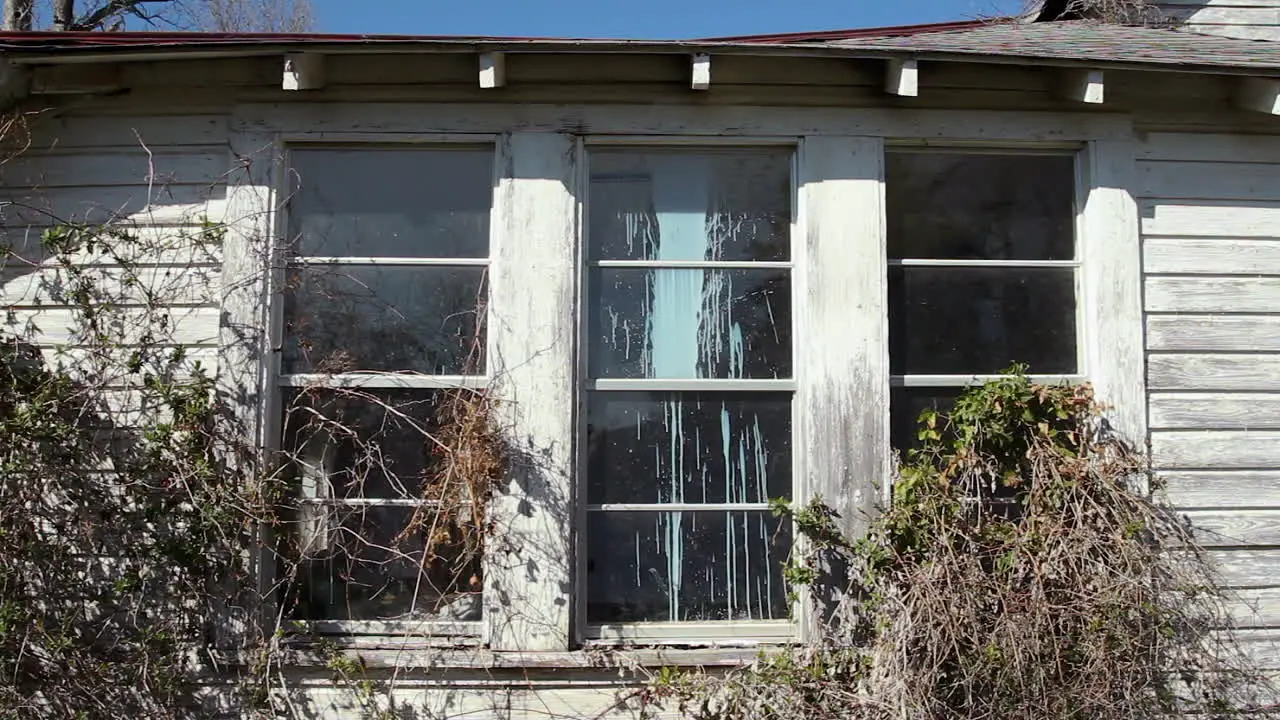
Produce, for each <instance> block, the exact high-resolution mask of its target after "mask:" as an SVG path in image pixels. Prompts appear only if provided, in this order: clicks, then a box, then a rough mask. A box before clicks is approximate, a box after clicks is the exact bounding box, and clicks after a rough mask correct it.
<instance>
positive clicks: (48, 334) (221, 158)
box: [0, 111, 231, 371]
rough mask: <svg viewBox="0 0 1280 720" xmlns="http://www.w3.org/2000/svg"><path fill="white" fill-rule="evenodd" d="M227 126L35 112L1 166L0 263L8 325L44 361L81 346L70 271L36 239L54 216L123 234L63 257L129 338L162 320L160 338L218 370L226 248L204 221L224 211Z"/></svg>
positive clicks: (198, 118) (217, 120) (171, 117)
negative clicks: (4, 251) (43, 354)
mask: <svg viewBox="0 0 1280 720" xmlns="http://www.w3.org/2000/svg"><path fill="white" fill-rule="evenodd" d="M170 112H171V113H172V112H175V111H170ZM176 112H181V111H176ZM227 128H228V123H227V116H226V115H225V114H141V115H110V114H106V115H104V114H101V113H92V114H91V113H87V112H86V113H83V114H77V113H75V112H72V113H69V114H64V115H61V116H56V117H55V116H50V117H48V118H45V117H44V116H40V115H37V116H36V118H35V120H33V121H32V124H31V128H30V130H31V138H30V142H29V144H28V145H27V147H26V148H25V150H24V151H23V152H21V153H19V154H17V155H16V156H15V157H13V158H12V159H9V160H8V161H7V162H4V163H2V164H0V232H2V233H3V240H2V241H3V243H4V245H5V246H6V247H8V248H12V254H11V255H9V256H8V257H7V258H5V259H4V261H3V262H2V263H0V304H2V305H3V307H4V308H5V310H6V311H7V312H6V317H5V319H4V324H5V328H6V330H8V331H10V332H23V333H29V338H30V339H31V341H32V342H33V343H35V344H36V345H38V346H40V347H43V348H46V349H48V350H49V351H50V357H53V352H52V351H53V350H54V349H55V348H59V347H61V348H63V349H67V348H72V349H74V347H75V346H77V345H79V344H81V342H82V339H81V338H80V337H77V335H76V333H75V331H74V330H75V326H76V322H75V317H74V311H73V310H72V309H71V308H70V307H69V306H68V303H69V301H68V300H67V298H66V290H67V288H68V281H69V276H68V273H67V272H66V271H65V270H62V269H59V268H58V267H57V266H56V265H55V263H54V262H53V261H52V259H51V258H50V256H49V253H48V252H47V250H46V248H45V246H44V243H43V240H42V237H43V234H44V233H45V232H46V231H47V230H48V229H49V228H51V227H54V226H57V225H61V224H66V223H81V222H93V223H100V222H105V223H111V224H112V225H113V226H114V227H115V228H116V229H117V230H120V231H123V232H124V233H125V235H124V236H121V237H119V238H117V239H114V240H113V241H112V242H111V243H110V245H111V250H110V251H108V250H106V249H104V248H92V249H80V250H78V251H75V252H73V253H72V254H71V255H70V257H71V258H72V260H73V261H74V262H75V264H76V265H77V266H78V267H79V268H80V269H81V270H83V272H84V274H85V275H86V276H87V277H88V278H90V279H91V280H92V281H93V282H94V284H95V286H96V287H98V288H101V289H102V291H103V292H104V297H106V298H109V299H111V300H112V301H113V302H114V303H115V305H114V308H115V309H114V310H113V313H114V314H115V315H116V317H114V318H113V319H114V320H115V321H118V323H119V325H120V329H121V331H122V333H123V336H124V337H123V339H124V341H125V343H126V344H131V343H137V342H139V340H140V337H141V335H142V333H143V332H144V331H145V330H146V329H147V328H154V327H155V326H156V323H157V322H158V321H160V320H161V319H164V320H165V321H167V322H168V324H169V327H170V328H171V330H169V331H168V332H167V333H164V334H167V335H168V337H164V338H163V340H162V342H164V343H166V344H169V343H172V344H176V345H184V346H188V347H189V348H191V350H192V352H193V353H194V352H196V351H199V354H200V356H201V357H202V363H201V364H202V366H203V367H204V368H206V369H208V370H210V371H212V370H214V369H215V368H214V364H215V363H216V352H214V349H215V348H216V346H217V341H218V322H219V310H218V307H217V298H218V295H219V291H220V276H221V263H222V252H221V247H220V242H219V240H220V238H219V236H218V234H217V233H206V232H204V230H203V229H202V227H203V225H204V223H207V222H214V223H216V222H219V221H222V220H223V219H224V218H223V217H222V211H223V207H224V205H225V195H226V175H227V174H228V171H229V168H230V167H231V162H230V155H229V153H228V150H227V137H228V134H227ZM121 261H124V262H128V263H130V265H129V266H127V267H126V266H124V265H121V264H120V262H121ZM64 357H69V358H74V357H75V354H74V351H72V352H71V353H70V354H69V355H64Z"/></svg>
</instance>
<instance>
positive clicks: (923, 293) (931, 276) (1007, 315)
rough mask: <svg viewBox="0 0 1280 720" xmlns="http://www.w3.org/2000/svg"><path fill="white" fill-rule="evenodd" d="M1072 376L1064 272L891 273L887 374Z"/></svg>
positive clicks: (1070, 279) (1069, 284)
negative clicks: (1026, 371)
mask: <svg viewBox="0 0 1280 720" xmlns="http://www.w3.org/2000/svg"><path fill="white" fill-rule="evenodd" d="M1014 362H1020V363H1026V364H1028V365H1029V366H1030V372H1033V373H1073V372H1075V371H1076V299H1075V272H1074V271H1073V270H1072V269H1071V268H1049V269H1043V268H1040V269H1027V268H981V269H979V268H925V267H907V268H890V272H889V364H890V369H891V371H892V372H893V373H894V374H955V375H969V374H981V373H995V372H999V371H1000V370H1003V369H1004V368H1006V367H1008V366H1009V365H1010V364H1011V363H1014Z"/></svg>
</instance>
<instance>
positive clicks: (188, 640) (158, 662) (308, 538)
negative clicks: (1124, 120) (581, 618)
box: [0, 222, 505, 720]
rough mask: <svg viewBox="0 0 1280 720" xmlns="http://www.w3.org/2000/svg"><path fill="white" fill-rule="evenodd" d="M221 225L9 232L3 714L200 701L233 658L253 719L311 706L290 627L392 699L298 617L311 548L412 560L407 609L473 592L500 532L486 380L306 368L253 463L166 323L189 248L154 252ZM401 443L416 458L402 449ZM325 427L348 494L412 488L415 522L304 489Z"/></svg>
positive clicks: (3, 407)
mask: <svg viewBox="0 0 1280 720" xmlns="http://www.w3.org/2000/svg"><path fill="white" fill-rule="evenodd" d="M225 233H226V228H225V227H223V226H221V225H219V224H216V223H209V222H201V223H199V224H197V225H196V227H194V228H193V229H191V230H187V231H174V232H166V233H164V234H163V235H159V236H158V235H157V234H156V233H154V232H149V231H147V229H145V228H138V227H134V226H132V225H130V224H128V223H126V222H113V223H107V224H93V223H69V222H68V223H60V224H58V225H55V226H53V227H51V228H49V229H48V230H46V231H45V232H44V233H43V235H42V237H41V240H40V243H39V251H38V252H37V253H35V255H36V257H34V258H33V257H30V255H31V254H32V253H30V252H26V253H23V252H20V249H19V248H16V247H10V248H4V249H3V253H2V256H3V258H4V262H3V264H0V270H3V271H4V278H5V287H6V293H7V295H9V296H12V295H13V294H14V293H15V292H18V291H15V290H14V288H15V287H17V288H19V290H22V291H21V292H19V293H18V294H21V295H22V298H21V299H19V301H18V302H17V303H16V304H10V305H9V306H8V308H7V310H6V319H5V323H4V325H3V327H0V517H3V518H5V521H4V524H3V527H0V718H6V719H12V720H22V719H25V718H48V717H74V718H85V719H86V720H87V719H90V718H116V717H121V716H126V717H149V718H188V717H192V718H193V717H205V716H207V715H208V714H209V713H210V712H211V707H210V704H211V703H218V702H225V698H223V699H219V698H217V697H216V695H217V693H210V692H206V691H207V690H208V688H209V687H210V686H213V687H215V688H216V687H217V686H218V680H219V679H221V678H225V677H227V676H228V674H230V676H232V677H236V676H238V677H239V678H240V681H239V686H240V694H239V697H240V699H241V701H243V702H244V704H245V705H246V706H247V707H249V708H251V709H253V710H254V712H256V713H257V714H258V715H259V716H261V717H275V716H287V717H307V716H310V714H311V712H312V710H311V709H309V708H307V707H306V705H305V700H304V699H302V698H301V697H300V696H299V695H298V693H296V692H295V688H293V687H291V685H290V681H289V679H288V677H287V673H286V672H285V666H286V657H287V656H288V654H289V653H290V652H292V651H294V650H296V649H297V648H299V647H310V648H311V649H312V650H314V651H315V652H316V653H317V654H318V655H319V656H320V658H321V661H322V664H323V666H324V667H325V668H327V669H328V670H329V671H330V673H331V674H332V676H333V679H334V681H335V682H337V683H339V684H341V685H342V686H344V687H347V688H349V689H350V690H351V691H352V692H351V697H352V698H353V699H354V701H355V702H356V704H357V705H358V706H359V708H358V709H359V710H360V712H361V713H362V714H363V715H364V716H366V717H369V718H376V719H377V720H384V719H385V718H391V717H402V715H399V714H393V713H392V704H391V703H390V701H389V698H388V697H387V693H388V690H389V687H388V685H387V683H386V682H385V681H382V680H374V679H372V677H371V674H370V673H368V672H366V670H367V668H365V666H364V664H363V661H362V660H361V659H360V658H359V656H358V655H355V654H353V653H351V652H349V651H347V650H344V649H342V648H340V647H338V646H337V645H335V644H333V643H332V642H329V641H326V640H325V639H323V638H322V637H320V636H313V635H311V634H310V631H309V627H310V626H309V625H308V624H307V623H305V622H298V621H297V618H299V617H303V616H300V615H299V613H300V610H301V608H303V607H304V603H305V598H303V597H302V595H301V593H300V592H299V590H298V588H299V587H300V586H302V585H304V584H305V583H306V582H307V578H308V573H309V572H311V573H312V574H313V575H314V572H315V569H314V566H315V565H316V564H317V563H324V564H325V565H324V567H325V568H332V569H333V572H334V573H337V574H342V573H347V574H351V573H357V572H362V571H365V572H372V573H374V574H375V575H376V574H377V572H379V568H381V567H382V566H383V565H385V564H388V563H399V564H401V565H406V566H408V567H409V571H410V573H411V574H414V575H417V576H419V578H426V580H421V579H420V580H419V582H418V585H417V586H415V587H414V588H412V597H411V598H409V599H408V601H409V602H410V604H411V607H413V608H415V610H414V612H420V613H422V614H424V615H427V616H429V615H430V614H431V613H434V612H437V611H439V610H440V606H441V604H442V603H444V602H446V601H448V600H452V599H456V598H458V597H459V596H461V597H464V598H465V597H478V590H479V585H480V583H481V580H480V578H479V577H478V575H477V573H478V565H479V563H478V558H479V556H480V554H481V552H482V551H483V544H484V539H485V537H486V536H487V535H488V534H489V533H490V532H492V530H493V528H492V527H491V523H490V522H489V520H488V519H487V518H486V516H485V512H484V510H485V507H486V506H487V504H488V501H489V498H490V496H491V493H492V488H493V487H494V485H495V483H496V481H497V480H498V479H499V478H500V477H501V476H502V474H503V473H504V472H505V457H504V453H503V449H502V444H501V439H500V436H499V433H498V429H497V425H496V421H495V412H496V409H495V403H494V402H493V400H492V399H491V397H490V396H489V394H488V393H487V392H485V391H483V390H468V389H457V390H440V391H435V392H434V393H433V395H432V397H431V400H430V402H426V403H423V402H422V401H421V399H420V398H398V397H390V398H389V397H387V396H384V395H379V394H375V393H371V392H364V391H361V390H359V389H354V388H345V389H339V390H337V391H334V392H327V391H325V389H324V388H323V385H324V383H323V381H321V382H318V383H316V385H315V386H314V387H307V388H301V389H299V391H298V393H297V394H296V395H295V396H294V402H293V403H292V404H290V405H289V407H287V408H286V409H285V414H286V417H288V418H289V419H288V420H286V424H288V423H290V422H292V423H293V426H294V429H293V432H294V433H295V435H297V437H300V438H303V440H302V441H299V442H297V443H294V444H293V445H289V444H288V443H286V444H285V446H284V447H283V448H282V450H281V452H280V453H279V457H278V458H276V459H275V460H274V461H272V462H267V463H263V462H258V463H253V462H245V461H244V459H245V458H253V457H255V448H254V447H253V441H252V439H251V437H252V436H251V434H250V433H248V432H247V431H246V430H245V429H244V428H243V427H241V425H240V421H239V420H238V419H237V417H236V415H235V414H234V412H233V409H234V408H233V407H232V406H231V405H230V404H229V402H228V400H229V398H228V397H227V395H226V391H225V390H224V389H223V388H222V387H220V385H219V380H218V376H217V375H216V373H214V372H213V371H212V369H211V368H209V367H208V366H207V365H208V363H207V360H206V359H204V358H202V357H198V356H193V353H196V352H197V351H193V350H190V349H188V347H187V346H186V343H185V342H184V341H183V338H182V337H181V335H182V332H183V331H182V330H181V329H180V325H181V323H182V322H183V317H182V316H183V314H184V313H188V312H190V310H191V308H192V307H198V306H199V303H200V302H201V293H202V292H206V291H207V285H205V284H204V283H207V278H206V277H204V276H202V275H201V273H199V272H197V271H196V270H195V269H193V268H194V267H195V266H196V265H198V264H199V262H194V263H192V265H189V266H184V267H182V268H181V269H179V270H172V269H168V270H166V269H164V267H163V266H160V265H158V264H157V261H156V258H158V257H161V256H162V255H163V254H164V253H165V252H169V251H172V250H174V249H175V248H183V249H187V250H191V249H195V250H197V251H199V252H204V253H207V256H208V257H211V258H216V257H217V255H218V253H219V251H220V248H221V245H222V242H223V240H224V237H225ZM23 288H25V290H23ZM50 338H54V339H55V340H54V341H53V342H50V340H49V339H50ZM332 371H336V370H332ZM335 397H336V398H338V400H337V401H336V402H335V400H334V398H335ZM318 398H319V399H318ZM352 402H363V403H365V404H366V406H372V407H373V408H374V412H376V413H377V414H379V416H380V417H381V418H382V420H383V426H384V427H389V426H390V425H391V424H393V423H395V424H396V428H397V433H398V434H397V435H396V437H395V438H391V437H390V436H389V435H387V434H385V433H384V434H374V435H372V436H370V435H369V434H367V433H362V432H361V428H360V427H359V422H360V421H361V417H358V416H357V415H358V413H352V412H351V411H350V406H351V403H352ZM344 403H345V404H344ZM293 413H296V414H297V417H299V418H305V419H304V420H297V421H296V422H295V418H294V416H293V415H292V414H293ZM316 438H319V440H317V439H316ZM406 443H407V444H409V445H414V444H417V445H418V447H419V448H420V451H419V452H420V453H421V454H422V455H424V456H429V457H430V458H431V460H430V462H429V463H427V466H426V467H422V468H410V469H405V468H402V467H397V466H396V465H395V461H394V459H391V456H392V455H393V453H395V452H397V451H399V450H403V448H404V447H405V445H406ZM317 444H318V445H317ZM393 444H394V446H393ZM317 446H320V447H321V448H322V449H324V448H327V450H324V452H327V453H330V454H332V453H335V452H338V453H341V454H342V460H343V468H344V469H343V471H342V476H341V480H343V481H344V482H346V483H347V487H348V488H349V489H350V491H351V492H353V493H358V492H360V491H361V489H362V488H363V487H364V485H365V483H366V482H368V483H375V482H376V483H388V482H390V483H393V484H395V485H396V486H397V487H406V488H412V494H411V495H409V496H408V497H409V498H411V499H416V500H419V501H421V502H420V503H419V504H415V505H413V506H412V507H411V509H410V511H409V513H408V514H409V515H410V519H409V521H408V522H407V523H405V524H403V525H402V526H400V527H398V528H397V529H396V531H395V532H393V533H390V536H389V537H385V538H380V539H376V540H375V539H368V538H363V537H361V536H359V534H357V533H352V532H347V531H345V529H344V527H345V526H344V523H347V522H356V523H359V522H362V519H361V518H359V517H353V516H357V515H358V514H359V512H360V511H359V510H358V509H356V510H352V511H344V510H342V509H341V508H337V507H330V506H329V505H326V504H324V503H320V504H314V503H312V504H308V503H307V502H306V498H304V497H302V495H301V493H300V487H299V484H298V483H299V479H298V472H299V471H298V467H299V465H300V464H305V463H307V462H312V461H313V460H314V458H313V457H311V455H310V454H309V453H310V452H311V451H313V450H314V449H315V448H316V447H317ZM317 526H320V527H322V528H323V533H327V534H324V535H323V536H321V535H319V534H317V533H318V532H320V531H317V530H316V527H317ZM321 539H323V548H317V547H314V546H316V545H318V544H319V543H320V540H321ZM307 543H312V545H313V547H310V548H309V547H306V545H307ZM264 567H270V568H274V572H272V573H271V574H270V576H269V577H268V578H267V579H268V582H265V583H264V582H262V572H261V569H262V568H264ZM370 568H371V570H370ZM415 568H416V569H415ZM344 577H345V576H344ZM425 585H432V587H425ZM388 592H390V590H388ZM418 608H420V610H418ZM300 643H301V645H300Z"/></svg>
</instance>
